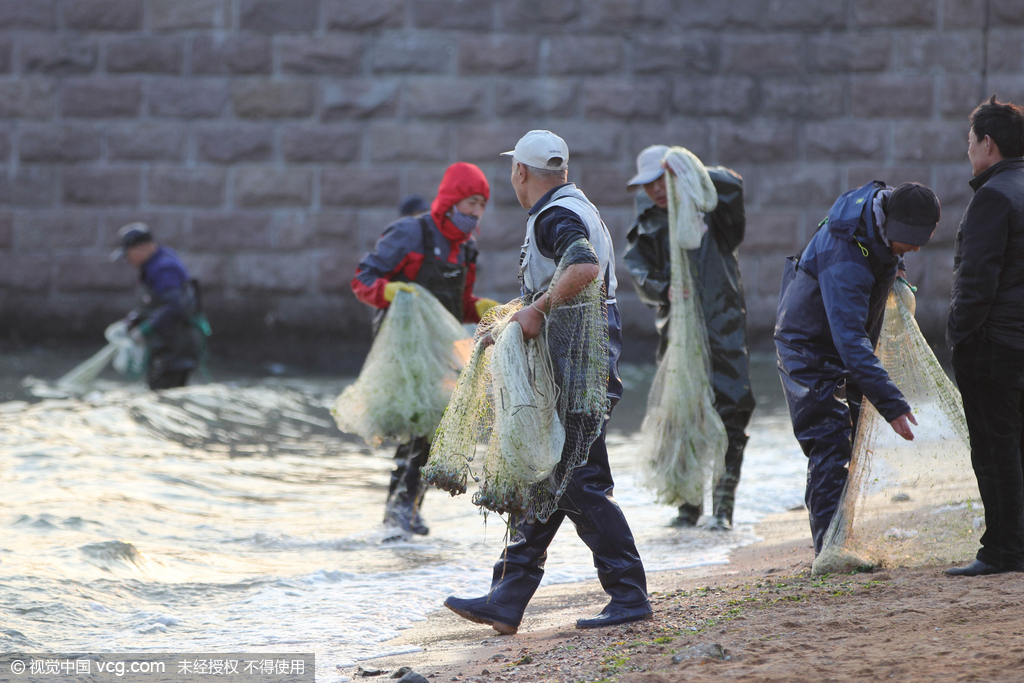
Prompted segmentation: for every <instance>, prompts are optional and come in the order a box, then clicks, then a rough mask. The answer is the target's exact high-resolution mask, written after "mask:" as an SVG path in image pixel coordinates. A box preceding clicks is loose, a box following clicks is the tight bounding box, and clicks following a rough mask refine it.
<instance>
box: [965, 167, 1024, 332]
mask: <svg viewBox="0 0 1024 683" xmlns="http://www.w3.org/2000/svg"><path fill="white" fill-rule="evenodd" d="M971 187H972V188H974V197H973V198H972V199H971V203H970V204H969V205H968V206H967V211H966V212H965V213H964V217H963V220H961V221H960V227H959V229H958V230H957V233H956V248H955V250H954V252H953V271H954V272H953V302H952V305H951V307H950V310H949V318H948V320H947V322H946V343H947V344H949V346H950V348H952V347H955V346H956V345H957V344H959V343H961V342H963V341H965V340H968V339H970V338H972V337H975V336H977V337H980V338H984V339H987V340H988V341H991V342H994V343H996V344H1000V345H1002V346H1008V347H1010V348H1012V349H1016V350H1018V351H1024V158H1019V157H1017V158H1012V159H1004V160H1002V161H1000V162H999V163H996V164H994V165H992V166H991V167H990V168H988V169H987V170H986V171H985V172H984V173H982V174H981V175H979V176H977V177H976V178H974V179H972V180H971Z"/></svg>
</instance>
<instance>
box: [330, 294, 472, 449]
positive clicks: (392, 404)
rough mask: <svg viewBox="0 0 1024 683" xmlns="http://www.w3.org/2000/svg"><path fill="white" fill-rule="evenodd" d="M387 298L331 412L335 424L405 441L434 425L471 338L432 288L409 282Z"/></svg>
mask: <svg viewBox="0 0 1024 683" xmlns="http://www.w3.org/2000/svg"><path fill="white" fill-rule="evenodd" d="M412 287H413V288H414V289H415V290H416V291H415V293H413V292H406V291H399V292H398V294H397V296H395V300H394V301H392V302H391V306H390V307H389V308H388V312H387V315H385V316H384V322H383V323H381V326H380V330H379V331H378V332H377V337H376V338H375V339H374V340H373V346H372V347H371V348H370V353H369V355H367V357H366V361H365V362H364V363H363V368H362V370H361V371H360V373H359V377H358V378H357V379H356V381H355V382H354V383H352V384H351V385H349V386H348V387H346V389H345V390H344V391H343V392H342V393H341V395H340V396H339V397H338V400H337V401H336V402H335V403H334V408H333V409H332V410H331V413H332V414H333V415H334V419H335V421H336V422H337V423H338V428H339V429H340V430H341V431H343V432H348V433H350V434H357V435H358V436H360V437H362V438H363V439H364V440H365V441H366V442H367V443H368V444H370V445H373V446H379V445H380V444H381V443H382V442H383V441H384V440H385V439H392V440H394V441H397V442H399V443H407V442H409V441H411V440H413V439H414V438H418V437H430V435H432V434H433V433H434V430H435V429H437V425H438V423H439V422H440V421H441V415H442V414H443V413H444V409H445V406H446V405H447V404H448V399H449V397H451V394H452V390H453V389H454V388H455V382H456V379H457V378H458V376H459V370H461V369H462V367H463V366H464V365H465V363H466V356H467V355H468V352H469V346H470V344H469V338H468V336H467V334H466V331H465V329H464V328H463V327H462V323H461V322H459V321H458V320H456V319H455V317H454V316H453V315H452V314H451V313H449V312H448V310H447V309H445V307H444V306H443V305H442V304H441V303H440V302H439V301H438V300H437V299H436V298H434V296H433V295H432V294H430V292H428V291H427V290H426V289H424V288H423V287H420V286H419V285H416V284H413V285H412Z"/></svg>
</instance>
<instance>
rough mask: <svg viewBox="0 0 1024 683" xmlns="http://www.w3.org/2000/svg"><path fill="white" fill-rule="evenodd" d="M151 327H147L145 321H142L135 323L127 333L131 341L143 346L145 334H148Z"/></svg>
mask: <svg viewBox="0 0 1024 683" xmlns="http://www.w3.org/2000/svg"><path fill="white" fill-rule="evenodd" d="M151 329H152V328H151V327H149V326H148V325H147V324H146V323H142V324H141V325H136V326H135V327H133V328H131V330H130V331H129V332H128V334H129V336H131V338H132V341H133V342H135V343H136V344H139V345H140V346H145V345H146V335H147V334H149V331H150V330H151Z"/></svg>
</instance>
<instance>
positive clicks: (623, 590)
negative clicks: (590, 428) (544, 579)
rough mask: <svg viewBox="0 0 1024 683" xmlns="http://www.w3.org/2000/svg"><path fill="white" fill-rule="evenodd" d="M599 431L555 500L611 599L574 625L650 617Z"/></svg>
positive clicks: (643, 576) (643, 577) (637, 559)
mask: <svg viewBox="0 0 1024 683" xmlns="http://www.w3.org/2000/svg"><path fill="white" fill-rule="evenodd" d="M603 437H604V434H603V432H602V436H601V438H599V439H597V440H596V441H595V442H594V444H593V446H591V448H590V453H589V455H588V459H587V462H586V464H584V465H581V466H580V467H577V468H576V471H575V473H574V476H573V479H572V483H571V484H570V485H569V487H568V488H567V489H566V491H565V494H564V495H563V497H562V501H561V502H560V505H561V506H562V508H564V509H565V514H566V516H567V517H568V518H569V519H570V520H571V521H572V523H573V524H574V525H576V534H577V535H578V536H579V537H580V540H582V541H583V542H584V543H586V544H587V547H588V548H590V551H591V552H592V553H594V567H596V568H597V578H598V579H600V581H601V587H602V588H604V592H605V593H607V594H608V596H609V597H610V598H611V602H609V603H608V605H607V606H606V607H605V608H604V609H603V610H602V611H601V613H600V614H598V615H597V616H596V617H592V618H590V619H580V620H578V621H577V622H576V628H598V627H601V626H614V625H616V624H625V623H628V622H631V621H641V620H647V619H650V618H651V615H652V611H651V603H650V602H649V601H648V599H647V577H646V574H645V573H644V565H643V562H641V560H640V553H639V552H638V551H637V549H636V543H635V542H634V541H633V532H632V531H631V530H630V528H629V523H628V522H626V517H625V515H623V514H622V509H621V508H620V507H619V505H618V503H616V502H615V498H614V497H613V495H612V492H613V490H614V487H615V484H614V482H613V481H612V476H611V470H610V468H609V467H608V450H607V448H606V447H605V442H604V438H603Z"/></svg>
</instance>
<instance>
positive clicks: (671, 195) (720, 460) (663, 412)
mask: <svg viewBox="0 0 1024 683" xmlns="http://www.w3.org/2000/svg"><path fill="white" fill-rule="evenodd" d="M665 164H666V166H667V167H668V169H669V170H670V171H671V173H670V174H668V175H667V183H666V186H667V189H668V199H669V205H668V212H669V245H670V247H669V248H670V252H671V268H672V280H671V284H670V291H669V299H670V300H671V302H672V308H671V313H670V318H669V333H668V348H667V349H666V351H665V355H664V356H663V357H662V359H661V362H660V363H659V364H658V370H657V372H656V374H655V376H654V382H653V383H652V384H651V391H650V394H648V397H647V414H646V415H645V416H644V421H643V426H642V428H641V431H642V432H643V449H644V450H643V452H644V453H645V454H647V455H648V461H647V468H646V469H647V475H648V476H647V479H648V485H649V486H650V488H651V489H652V490H654V491H655V492H656V493H657V496H658V500H660V501H661V502H663V503H665V504H667V505H675V506H679V505H684V504H688V505H697V506H699V505H703V503H704V491H705V489H706V488H708V486H709V485H710V484H713V483H714V482H715V481H717V479H718V477H719V476H720V474H721V472H722V470H723V469H724V467H725V450H726V446H727V444H728V437H727V436H726V433H725V426H724V425H723V424H722V419H721V417H719V415H718V413H717V412H716V411H715V395H714V390H713V389H712V386H711V356H710V353H709V351H708V337H707V330H706V329H705V327H704V315H703V312H702V310H701V304H700V298H699V296H698V293H697V288H696V285H695V283H694V280H695V278H694V274H693V272H692V270H691V264H690V259H689V258H688V255H687V254H686V251H685V250H688V249H696V248H699V247H700V241H701V237H702V236H703V233H704V230H705V229H706V228H705V225H704V212H706V211H711V210H712V209H714V208H715V206H717V205H718V193H717V192H716V191H715V186H714V184H713V183H712V182H711V178H710V176H708V172H707V169H705V168H704V165H703V164H702V163H701V162H700V159H698V158H697V157H695V156H694V155H693V154H692V153H690V152H689V151H688V150H686V149H684V148H682V147H673V148H671V149H670V150H669V151H668V152H667V153H666V155H665Z"/></svg>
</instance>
